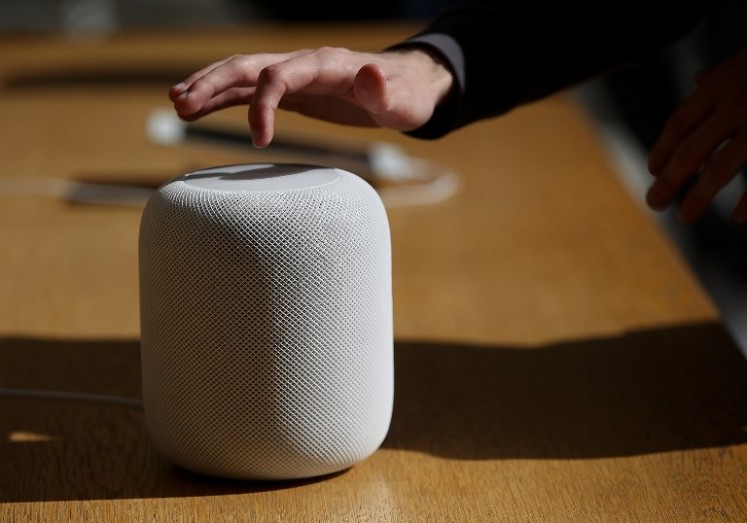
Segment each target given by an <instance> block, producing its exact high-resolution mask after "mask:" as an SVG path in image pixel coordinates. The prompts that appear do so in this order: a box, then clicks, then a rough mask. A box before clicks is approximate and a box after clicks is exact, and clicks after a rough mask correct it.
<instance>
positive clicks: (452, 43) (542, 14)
mask: <svg viewBox="0 0 747 523" xmlns="http://www.w3.org/2000/svg"><path fill="white" fill-rule="evenodd" d="M704 4H705V3H703V4H701V3H697V2H688V1H686V0H685V1H683V2H682V3H669V4H667V6H664V5H663V3H657V2H649V3H647V4H645V5H643V4H641V5H642V7H640V8H634V7H633V6H634V5H636V3H635V2H632V3H628V4H626V3H623V2H619V3H617V4H615V3H607V2H599V3H597V4H594V5H592V6H589V5H586V6H583V7H582V6H575V5H573V4H572V3H571V4H570V5H568V4H565V3H564V4H563V9H560V8H558V7H555V8H551V9H542V8H540V7H539V6H537V5H535V6H534V8H533V9H530V8H527V7H512V6H509V7H507V6H505V5H504V4H503V3H501V2H491V1H468V2H463V3H460V4H456V5H455V6H454V7H452V8H449V9H446V10H445V11H443V12H442V13H441V14H440V15H439V16H438V17H437V18H435V19H434V20H433V21H432V22H431V23H430V24H428V25H427V27H426V28H425V30H423V31H422V32H420V33H418V34H416V35H414V36H413V37H412V38H410V39H408V40H407V41H405V42H402V43H401V44H398V45H396V46H392V47H391V48H392V49H396V48H403V47H407V46H425V47H428V48H429V49H430V50H431V51H432V52H436V53H438V54H440V55H441V56H442V57H443V59H444V61H445V63H446V64H447V66H449V67H450V68H451V69H452V72H453V73H454V75H455V78H456V86H455V89H454V90H453V91H452V94H451V95H450V97H449V98H448V99H447V100H446V102H445V103H444V104H442V105H440V106H439V107H438V108H437V110H436V112H435V114H434V115H433V117H432V118H431V120H430V121H429V122H428V123H427V124H426V125H424V126H423V127H421V128H420V129H416V130H414V131H411V132H409V133H408V134H409V135H411V136H414V137H417V138H426V139H435V138H439V137H441V136H444V135H445V134H448V133H449V132H452V131H454V130H456V129H459V128H461V127H463V126H465V125H468V124H470V123H473V122H476V121H478V120H482V119H485V118H491V117H495V116H499V115H501V114H504V113H506V112H508V111H510V110H511V109H513V108H515V107H517V106H519V105H522V104H526V103H529V102H533V101H536V100H538V99H541V98H544V97H546V96H549V95H551V94H554V93H556V92H558V91H560V90H562V89H565V88H567V87H570V86H572V85H574V84H578V83H580V82H582V81H585V80H588V79H590V78H592V77H594V76H597V75H600V74H603V73H605V72H607V71H610V70H612V69H614V68H618V67H622V66H625V65H626V64H634V63H636V62H639V61H641V60H643V59H644V58H646V57H647V56H649V55H650V54H652V53H653V52H655V51H656V50H658V49H661V48H663V47H665V46H667V45H669V44H671V43H674V42H675V41H676V40H678V39H679V38H681V37H683V36H685V35H686V34H687V33H688V32H690V31H692V30H693V29H694V28H695V27H696V26H697V24H698V21H699V20H700V18H701V16H702V15H703V13H704V11H705V7H704Z"/></svg>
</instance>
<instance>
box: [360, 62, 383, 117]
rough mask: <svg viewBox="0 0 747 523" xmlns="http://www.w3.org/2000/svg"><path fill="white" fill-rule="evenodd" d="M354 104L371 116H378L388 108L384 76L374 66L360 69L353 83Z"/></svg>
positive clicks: (377, 67)
mask: <svg viewBox="0 0 747 523" xmlns="http://www.w3.org/2000/svg"><path fill="white" fill-rule="evenodd" d="M353 95H354V96H355V100H356V102H358V104H359V105H360V106H361V107H362V108H363V109H364V110H366V111H367V112H369V113H371V114H380V113H383V112H384V111H386V110H387V109H388V108H389V102H390V94H389V86H388V84H387V81H386V74H385V73H384V71H383V70H382V69H381V67H379V66H378V65H376V64H366V65H364V66H363V67H361V68H360V70H359V71H358V73H357V74H356V75H355V80H354V81H353Z"/></svg>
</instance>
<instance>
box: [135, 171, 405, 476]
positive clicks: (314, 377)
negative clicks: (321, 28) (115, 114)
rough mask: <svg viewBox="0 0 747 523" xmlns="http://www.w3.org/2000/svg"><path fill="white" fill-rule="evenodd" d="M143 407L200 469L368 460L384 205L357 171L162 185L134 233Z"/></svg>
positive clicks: (388, 309) (374, 422) (385, 361)
mask: <svg viewBox="0 0 747 523" xmlns="http://www.w3.org/2000/svg"><path fill="white" fill-rule="evenodd" d="M139 249H140V253H139V256H140V261H139V263H140V294H141V335H142V342H141V349H142V369H143V371H142V372H143V399H144V404H145V415H146V423H147V426H148V430H149V433H150V435H151V437H152V439H153V440H154V443H155V444H156V446H157V447H158V448H159V450H160V451H161V452H162V453H163V454H165V455H166V456H167V457H168V458H170V459H171V460H172V461H174V462H175V463H177V464H180V465H182V466H184V467H186V468H190V469H192V470H196V471H199V472H203V473H207V474H213V475H219V476H225V477H235V478H246V479H289V478H300V477H310V476H316V475H321V474H326V473H330V472H335V471H338V470H342V469H345V468H348V467H350V466H352V465H353V464H355V463H357V462H359V461H361V460H362V459H364V458H366V457H367V456H369V455H370V454H371V453H373V452H374V451H375V450H376V449H377V448H378V447H379V446H380V444H381V442H382V441H383V439H384V437H385V436H386V433H387V431H388V428H389V423H390V420H391V414H392V401H393V335H392V296H391V252H390V249H391V244H390V236H389V226H388V222H387V218H386V211H385V210H384V206H383V204H382V203H381V200H380V198H379V197H378V195H377V194H376V192H375V191H374V190H373V188H371V187H370V186H369V185H368V184H367V183H365V182H364V181H363V180H361V179H360V178H358V177H357V176H355V175H353V174H350V173H347V172H343V176H342V177H341V178H340V180H339V181H337V182H335V183H332V184H329V185H326V186H322V187H316V188H311V189H303V190H293V191H284V192H272V191H269V192H268V191H263V192H256V191H233V192H223V191H215V190H205V189H196V188H195V187H192V186H190V185H189V184H187V183H185V182H184V181H183V179H176V180H174V181H172V182H170V183H167V184H165V185H164V186H163V187H162V188H161V189H160V190H159V191H158V192H157V193H156V194H155V195H154V196H153V197H152V198H151V199H150V201H149V202H148V204H147V206H146V208H145V210H144V213H143V217H142V222H141V229H140V246H139Z"/></svg>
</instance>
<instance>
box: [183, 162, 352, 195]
mask: <svg viewBox="0 0 747 523" xmlns="http://www.w3.org/2000/svg"><path fill="white" fill-rule="evenodd" d="M342 173H343V172H342V171H340V170H339V169H334V168H329V167H320V166H315V165H302V164H237V165H225V166H220V167H213V168H210V169H202V170H199V171H193V172H191V173H187V174H185V175H183V176H181V177H180V178H178V180H181V181H182V182H184V183H186V184H187V185H189V186H191V187H193V188H196V189H205V190H213V191H226V192H236V191H250V192H255V191H259V192H267V191H279V192H283V191H293V190H299V189H312V188H317V187H322V186H325V185H330V184H333V183H335V182H337V181H338V180H339V179H340V178H341V177H342Z"/></svg>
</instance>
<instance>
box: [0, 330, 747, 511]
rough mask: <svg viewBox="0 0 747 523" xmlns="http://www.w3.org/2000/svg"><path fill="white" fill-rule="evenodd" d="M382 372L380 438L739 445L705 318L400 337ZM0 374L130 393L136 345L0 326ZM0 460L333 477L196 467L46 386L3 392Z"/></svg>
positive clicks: (21, 484) (114, 410)
mask: <svg viewBox="0 0 747 523" xmlns="http://www.w3.org/2000/svg"><path fill="white" fill-rule="evenodd" d="M395 383H396V385H395V408H394V415H393V418H392V424H391V428H390V431H389V434H388V436H387V438H386V440H385V441H384V444H383V448H384V449H403V450H410V451H416V452H423V453H428V454H431V455H434V456H437V457H442V458H446V459H454V460H495V459H587V458H606V457H620V456H630V455H640V454H646V453H657V452H668V451H675V450H685V449H698V448H713V447H722V446H726V445H735V444H741V443H745V442H747V432H746V431H745V426H746V424H747V361H746V360H745V359H744V358H743V356H742V354H741V353H740V351H739V349H738V348H737V347H736V345H734V344H733V342H732V340H731V338H730V337H729V335H728V334H727V333H726V332H725V330H724V329H723V327H722V326H721V325H719V324H715V323H713V324H701V325H691V326H681V327H672V328H666V329H657V330H648V331H637V332H632V333H629V334H625V335H621V336H619V337H611V338H600V339H590V340H580V341H568V342H563V343H557V344H552V345H547V346H543V347H538V348H521V347H505V346H478V345H470V344H464V343H457V342H454V343H442V342H440V343H439V342H430V341H397V342H396V343H395ZM0 387H5V388H9V387H14V388H25V389H48V390H50V389H51V390H59V389H64V390H72V391H79V392H86V393H94V394H106V395H113V396H120V397H130V398H137V397H139V395H140V356H139V344H138V342H137V341H132V340H123V341H121V340H48V339H31V338H24V339H16V338H7V339H0ZM0 463H2V467H0V502H27V501H54V500H57V501H58V500H92V499H129V498H150V497H188V496H214V495H226V494H236V493H251V492H261V491H267V490H278V489H283V488H295V487H299V486H303V485H306V484H308V483H310V482H316V481H325V480H328V479H330V478H329V477H322V478H315V479H310V480H303V481H288V482H251V481H232V480H222V479H217V478H210V477H206V476H201V475H198V474H194V473H191V472H188V471H184V470H182V469H180V468H178V467H175V466H172V465H170V464H169V463H168V462H166V461H165V460H164V459H163V458H162V457H161V456H160V455H159V454H158V453H157V452H156V451H155V449H154V448H153V446H152V445H151V443H150V441H149V439H148V436H147V434H146V432H145V427H144V424H143V415H142V411H141V410H139V409H137V408H128V407H122V406H115V405H107V404H92V403H85V402H72V401H61V400H47V399H18V398H14V399H12V398H0ZM30 471H33V472H30ZM341 474H345V473H344V472H343V473H341ZM338 476H339V474H338Z"/></svg>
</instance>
